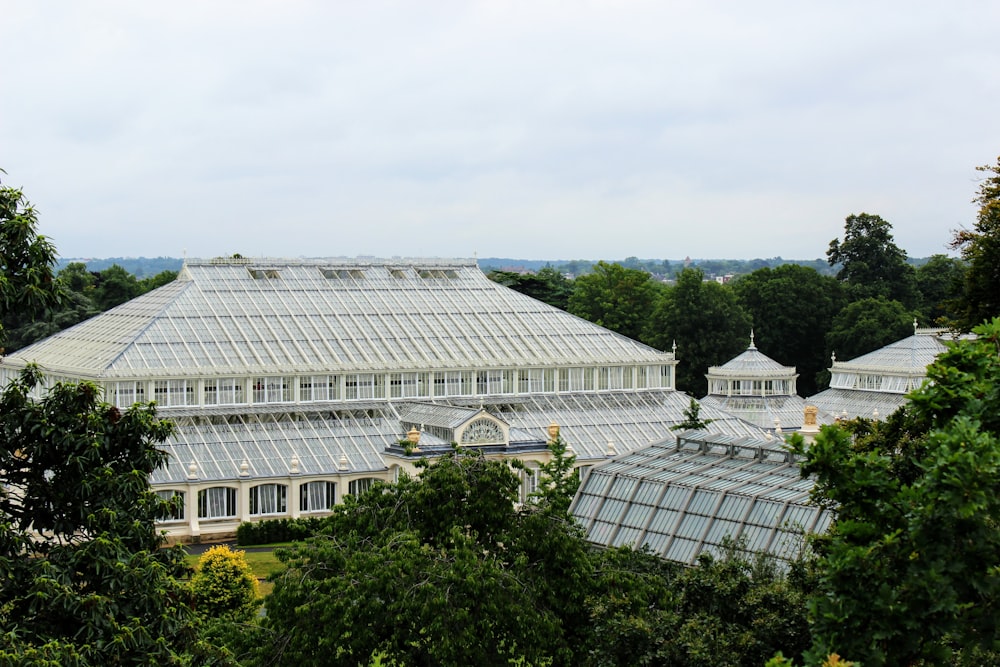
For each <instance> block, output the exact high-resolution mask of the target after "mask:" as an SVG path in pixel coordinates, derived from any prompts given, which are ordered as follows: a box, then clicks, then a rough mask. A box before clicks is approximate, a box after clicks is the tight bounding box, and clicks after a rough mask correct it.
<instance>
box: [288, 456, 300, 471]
mask: <svg viewBox="0 0 1000 667" xmlns="http://www.w3.org/2000/svg"><path fill="white" fill-rule="evenodd" d="M288 472H289V474H292V475H298V474H299V457H298V456H296V455H295V454H292V460H291V461H289V462H288Z"/></svg>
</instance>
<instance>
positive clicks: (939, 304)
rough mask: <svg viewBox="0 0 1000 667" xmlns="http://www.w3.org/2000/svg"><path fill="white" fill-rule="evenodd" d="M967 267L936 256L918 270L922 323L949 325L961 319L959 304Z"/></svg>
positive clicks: (955, 261) (956, 260) (951, 259)
mask: <svg viewBox="0 0 1000 667" xmlns="http://www.w3.org/2000/svg"><path fill="white" fill-rule="evenodd" d="M965 272H966V266H965V263H964V262H962V261H961V260H958V259H955V258H954V257H948V256H947V255H933V256H932V257H930V258H929V259H928V260H927V262H926V263H924V264H923V265H921V266H920V267H919V268H917V288H918V289H919V290H920V299H921V305H920V319H921V321H922V322H938V323H943V324H950V323H951V322H954V321H956V320H957V319H958V318H959V317H960V313H959V312H958V311H957V310H956V303H957V301H958V299H959V298H960V297H961V294H962V288H963V284H964V282H965Z"/></svg>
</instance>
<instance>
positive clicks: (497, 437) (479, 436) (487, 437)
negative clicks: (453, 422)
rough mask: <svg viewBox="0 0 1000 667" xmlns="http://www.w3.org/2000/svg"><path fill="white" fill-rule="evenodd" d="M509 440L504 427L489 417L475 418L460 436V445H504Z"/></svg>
mask: <svg viewBox="0 0 1000 667" xmlns="http://www.w3.org/2000/svg"><path fill="white" fill-rule="evenodd" d="M506 442H507V437H506V435H505V434H504V430H503V427H501V426H500V424H498V423H497V422H496V421H494V420H492V419H490V418H489V417H478V418H476V419H473V420H472V421H470V422H469V423H468V424H466V426H465V428H464V429H462V433H461V435H460V436H459V439H458V443H459V444H460V445H502V444H505V443H506Z"/></svg>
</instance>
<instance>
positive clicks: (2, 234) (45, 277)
mask: <svg viewBox="0 0 1000 667" xmlns="http://www.w3.org/2000/svg"><path fill="white" fill-rule="evenodd" d="M37 225H38V215H37V214H36V212H35V209H34V208H33V207H32V206H31V205H30V204H29V203H28V202H27V201H26V200H25V198H24V194H23V193H22V192H21V190H18V189H16V188H10V187H6V186H0V356H2V355H3V350H4V321H5V320H7V318H8V317H10V316H12V315H18V314H24V315H26V316H29V315H30V316H38V315H42V316H44V315H45V314H46V313H47V312H48V311H49V310H50V309H52V308H53V307H55V306H57V305H58V304H59V300H60V292H59V290H57V289H55V284H54V277H53V268H54V266H55V262H56V250H55V246H53V245H52V243H51V242H50V241H49V240H48V239H47V238H45V237H44V236H41V235H39V234H38V233H37V231H36V228H37Z"/></svg>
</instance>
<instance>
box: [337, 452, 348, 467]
mask: <svg viewBox="0 0 1000 667" xmlns="http://www.w3.org/2000/svg"><path fill="white" fill-rule="evenodd" d="M337 467H338V468H339V469H340V470H347V455H346V454H341V455H340V462H339V464H338V466H337Z"/></svg>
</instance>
